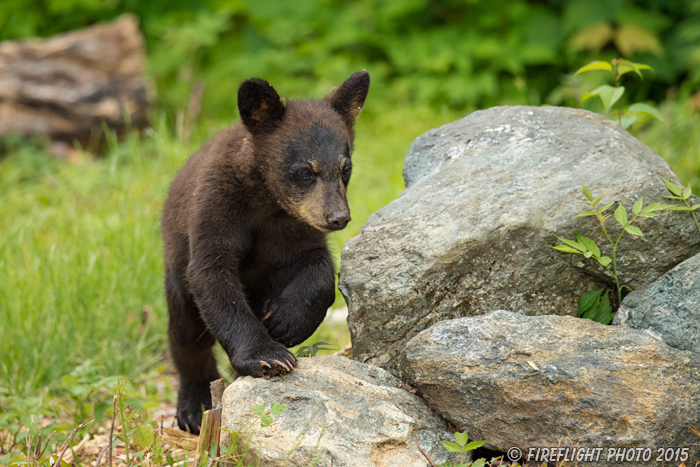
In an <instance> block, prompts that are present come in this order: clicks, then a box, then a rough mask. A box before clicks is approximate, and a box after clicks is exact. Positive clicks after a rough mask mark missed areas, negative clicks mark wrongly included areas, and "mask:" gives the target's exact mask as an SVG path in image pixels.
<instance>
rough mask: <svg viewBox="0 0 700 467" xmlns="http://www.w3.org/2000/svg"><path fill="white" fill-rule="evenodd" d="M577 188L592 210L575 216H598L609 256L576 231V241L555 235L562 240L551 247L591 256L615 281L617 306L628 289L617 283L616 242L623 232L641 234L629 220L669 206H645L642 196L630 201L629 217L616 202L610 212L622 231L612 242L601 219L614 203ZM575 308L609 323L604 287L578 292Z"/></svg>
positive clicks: (584, 315)
mask: <svg viewBox="0 0 700 467" xmlns="http://www.w3.org/2000/svg"><path fill="white" fill-rule="evenodd" d="M581 189H582V191H583V194H584V196H585V197H586V199H587V201H579V202H580V203H582V204H585V205H588V206H590V207H591V208H592V209H593V210H592V211H584V212H582V213H580V214H578V215H577V216H576V217H584V216H595V217H596V218H597V219H598V222H599V223H600V228H601V230H602V231H603V234H604V235H605V238H606V239H607V240H608V243H609V244H610V249H611V251H612V259H611V258H610V257H609V256H604V255H602V253H601V251H600V248H599V247H598V245H597V244H596V243H595V241H594V240H592V239H590V238H588V237H584V236H583V235H580V234H579V233H578V232H575V234H576V240H569V239H566V238H561V237H557V238H558V239H559V240H560V241H561V242H562V243H561V244H559V245H556V246H553V247H552V248H554V249H555V250H558V251H561V252H564V253H571V254H577V255H583V256H584V257H585V258H591V259H593V260H595V261H597V262H598V263H599V264H600V265H601V266H603V267H604V268H605V269H606V270H607V271H608V272H609V273H610V275H611V276H612V279H613V281H614V282H615V289H616V298H617V306H619V305H620V303H622V289H623V288H624V287H627V288H629V287H628V286H626V285H624V284H621V283H620V278H619V275H618V271H617V248H618V246H619V244H620V240H622V237H623V236H624V235H625V233H628V234H630V235H634V236H637V237H643V236H644V234H643V233H642V231H641V229H640V228H639V227H637V226H636V225H632V224H633V222H634V221H636V220H637V219H638V218H640V217H656V216H658V214H657V212H659V211H664V210H667V209H669V208H670V206H669V205H666V204H661V203H653V204H650V205H648V206H646V207H645V206H644V201H643V198H639V200H638V201H637V202H636V203H634V206H633V207H632V213H633V216H634V217H632V219H630V218H629V217H628V214H627V209H625V207H624V206H623V205H622V203H620V202H618V203H617V209H615V212H614V217H615V220H616V221H617V222H618V224H620V226H621V227H622V230H621V231H620V235H619V236H618V237H617V239H616V240H614V241H613V237H611V235H610V233H609V232H608V229H607V227H606V225H605V222H606V221H607V220H608V219H609V218H610V217H611V215H610V214H606V211H607V210H608V209H610V208H611V207H612V206H613V205H614V204H615V201H613V202H611V203H608V204H606V205H604V206H600V202H601V200H602V199H603V195H600V196H598V197H597V198H595V199H594V198H593V194H592V193H591V191H590V190H589V189H588V187H587V186H586V185H581ZM630 290H631V289H630ZM596 294H597V297H596ZM601 294H605V295H606V297H605V298H603V297H601ZM578 311H579V315H581V316H583V317H584V318H590V319H594V320H595V321H599V322H601V323H603V324H609V323H610V322H611V321H612V318H613V315H612V313H611V310H610V309H609V301H608V298H607V290H606V291H603V290H596V291H593V292H588V293H587V294H584V295H582V296H581V298H580V299H579V306H578Z"/></svg>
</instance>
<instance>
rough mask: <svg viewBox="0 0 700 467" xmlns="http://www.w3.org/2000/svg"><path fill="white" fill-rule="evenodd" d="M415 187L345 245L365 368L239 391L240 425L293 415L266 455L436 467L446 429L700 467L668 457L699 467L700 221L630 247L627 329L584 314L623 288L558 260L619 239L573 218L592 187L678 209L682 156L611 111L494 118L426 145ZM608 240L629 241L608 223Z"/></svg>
mask: <svg viewBox="0 0 700 467" xmlns="http://www.w3.org/2000/svg"><path fill="white" fill-rule="evenodd" d="M404 178H405V181H406V190H405V191H404V192H403V193H402V195H401V196H400V197H399V198H398V199H397V200H395V201H394V202H392V203H390V204H389V205H387V206H386V207H384V208H383V209H380V210H379V211H377V212H376V213H375V214H374V215H372V216H371V217H370V219H369V220H368V221H367V223H366V224H365V226H364V227H363V228H362V231H361V232H360V234H359V235H358V236H357V237H355V238H354V239H352V240H350V241H348V242H347V243H346V245H345V247H344V248H343V252H342V263H341V272H340V283H339V287H340V289H341V291H342V293H343V295H344V296H345V298H346V301H347V302H348V308H349V315H348V324H349V326H350V331H351V333H352V340H353V350H354V355H353V358H354V359H355V360H356V361H351V360H348V359H345V358H341V357H316V358H313V359H302V361H301V362H300V365H299V368H298V369H297V370H296V371H294V372H293V373H292V374H291V375H289V376H286V377H285V378H284V379H279V378H276V379H273V380H261V379H252V378H239V379H238V380H236V381H235V382H234V384H232V385H231V386H230V387H229V388H228V389H227V391H226V395H225V401H224V406H225V409H224V412H225V417H224V424H225V426H226V427H228V428H237V427H241V426H246V425H247V424H249V423H250V422H251V420H253V417H254V416H255V415H254V414H253V413H252V412H251V411H250V409H249V407H250V406H252V405H255V404H261V403H268V404H269V403H272V402H277V403H283V404H285V405H286V407H287V412H285V413H284V414H282V415H280V416H279V418H278V422H277V423H275V425H273V426H271V427H268V428H265V429H260V430H258V431H257V432H256V433H255V435H254V436H253V438H252V442H251V444H250V445H249V446H250V449H251V451H250V454H249V455H251V456H253V457H252V458H257V457H258V456H259V457H260V459H261V461H262V464H261V465H263V466H266V465H270V466H272V465H280V464H281V463H282V462H287V465H306V464H308V463H309V462H312V461H313V460H314V459H318V464H317V465H319V466H326V465H327V466H331V465H332V466H345V465H348V466H350V465H353V466H354V465H363V466H364V465H366V466H390V465H396V466H413V465H415V466H426V467H427V466H429V465H430V463H429V461H428V460H427V459H426V458H425V457H424V456H423V455H422V454H421V453H420V451H419V450H418V449H417V448H416V445H418V446H421V448H422V449H423V450H425V451H426V454H427V455H428V456H429V457H431V458H432V460H433V461H434V462H435V463H436V464H439V463H441V462H444V461H445V460H447V459H448V454H449V453H448V452H447V450H445V449H444V447H443V446H442V445H441V444H440V443H439V442H438V441H439V440H451V439H454V438H453V437H452V435H451V434H450V432H449V431H448V429H447V427H448V426H449V427H450V429H451V430H452V431H455V430H460V431H461V430H466V431H467V432H468V433H469V435H470V439H472V440H485V441H486V445H485V446H486V447H488V448H490V449H493V450H496V451H502V452H505V451H507V450H508V449H510V448H517V449H520V450H521V451H522V452H524V453H527V452H529V451H530V449H532V448H538V447H557V446H561V445H562V444H563V443H570V444H571V443H573V445H575V446H578V447H584V448H585V447H590V448H601V449H602V450H603V453H602V455H601V457H600V459H598V461H597V462H595V463H593V464H586V463H585V462H578V463H577V465H579V466H582V465H609V464H610V465H611V462H610V461H609V460H608V451H606V449H608V448H610V449H614V448H628V449H631V448H645V449H646V448H649V449H651V450H652V452H651V454H653V457H652V458H651V459H650V460H649V461H648V462H642V461H640V462H637V461H635V462H627V463H625V465H626V466H628V467H632V466H635V465H655V464H656V463H657V462H656V459H657V456H658V449H664V448H668V449H671V448H673V449H676V451H673V453H676V454H679V455H681V456H682V453H683V452H686V455H689V458H687V459H685V458H682V457H678V456H676V457H673V456H672V457H673V459H669V458H668V456H666V457H665V461H666V463H667V465H678V464H680V462H681V461H685V462H686V465H695V464H694V463H695V461H696V460H698V454H697V453H695V452H693V453H692V454H691V453H690V452H689V450H690V449H693V451H700V449H698V448H697V445H699V444H700V437H698V436H697V435H696V434H695V433H694V431H693V429H692V428H690V427H700V363H699V362H700V356H699V354H698V351H700V343H699V342H700V255H698V253H699V252H700V233H698V231H697V229H696V226H695V223H694V222H693V220H692V218H691V217H690V216H688V215H687V213H678V212H667V213H664V214H663V217H657V218H654V219H644V220H642V221H641V222H640V223H639V225H640V227H641V229H642V231H643V232H644V235H645V236H644V237H632V236H629V238H626V239H625V241H624V242H623V243H621V246H620V248H619V249H618V267H619V271H620V272H621V279H622V282H623V283H625V284H627V285H629V286H630V287H632V288H633V289H635V292H633V293H630V294H629V295H628V296H627V297H626V298H625V300H624V301H623V304H622V307H621V309H620V312H619V316H618V317H617V318H616V324H620V326H604V325H602V324H598V323H594V322H592V321H590V320H582V319H578V318H575V316H576V314H577V311H576V308H577V299H578V297H579V296H580V295H581V294H582V293H584V292H588V291H591V290H595V289H599V288H601V287H608V288H611V286H612V280H611V278H610V276H609V274H607V273H606V271H605V270H603V269H602V268H601V267H600V266H598V265H596V264H595V263H593V262H592V261H589V260H586V259H584V258H583V257H581V256H573V255H566V254H563V253H560V252H557V251H555V250H553V249H552V248H550V245H554V244H556V243H557V240H556V237H557V236H563V237H567V238H572V237H573V231H574V230H576V231H578V232H580V233H581V234H583V235H586V236H589V237H592V238H593V239H594V240H596V241H597V242H598V244H599V245H601V246H603V245H604V244H605V243H604V239H603V236H602V234H600V235H598V233H599V230H600V229H599V226H598V225H597V221H596V220H595V218H592V217H579V218H575V216H576V215H577V214H578V213H580V212H581V206H580V205H579V204H578V203H577V201H580V200H581V199H582V198H581V195H580V185H581V184H585V185H587V186H588V187H589V188H590V189H591V191H592V192H593V193H594V195H599V194H604V196H605V198H604V199H605V200H607V202H612V201H621V202H622V203H623V205H625V206H626V207H627V209H628V210H631V207H632V205H633V203H634V202H635V201H636V200H637V199H639V198H640V197H641V196H644V201H645V204H649V203H653V202H657V201H665V200H664V198H663V196H664V195H665V194H666V188H665V186H664V183H663V181H662V178H667V179H669V180H671V181H673V182H674V183H678V178H677V177H676V176H675V174H673V172H672V171H671V169H670V167H669V166H668V164H667V163H666V162H664V161H663V160H662V159H661V158H660V157H659V156H658V155H656V154H655V153H654V152H653V151H651V150H650V149H649V148H647V147H646V146H644V145H643V144H642V143H640V142H639V141H637V140H636V139H634V138H633V137H632V136H630V135H629V134H628V133H627V132H625V131H622V130H620V128H619V127H618V126H617V125H615V124H614V123H612V122H610V121H608V120H606V119H605V118H603V117H601V116H599V115H597V114H593V113H590V112H586V111H582V110H575V109H565V108H555V107H545V108H533V107H497V108H493V109H488V110H485V111H480V112H475V113H473V114H471V115H469V116H468V117H466V118H464V119H462V120H459V121H457V122H454V123H451V124H449V125H445V126H444V127H441V128H438V129H435V130H431V131H429V132H428V133H426V134H425V135H423V136H421V137H419V138H418V139H416V141H415V142H414V143H413V145H412V146H411V150H410V152H409V154H408V157H407V159H406V163H405V166H404ZM691 201H692V202H693V204H695V203H698V202H700V200H698V199H697V198H694V199H693V200H691ZM608 228H609V231H610V232H611V233H612V234H613V235H615V234H617V233H618V232H619V230H618V229H619V226H618V225H617V224H616V223H614V222H612V221H611V222H610V223H609V224H608ZM694 255H695V256H694ZM689 258H690V259H689ZM674 268H675V269H674ZM379 367H381V368H379ZM382 368H384V369H386V370H388V372H387V371H385V370H384V369H382ZM389 372H390V373H392V374H393V375H394V376H392V375H391V374H390V373H389ZM406 383H408V384H410V385H411V386H413V387H414V388H415V389H411V386H408V385H406ZM416 391H417V392H416ZM416 394H417V395H416ZM418 396H421V397H422V398H423V399H421V398H420V397H418ZM423 400H424V401H425V402H423ZM426 403H427V405H426ZM428 407H429V408H428ZM430 409H432V410H433V411H434V412H435V413H433V412H431V411H430ZM445 420H446V421H448V422H449V423H448V424H447V425H446V424H445ZM319 439H320V441H319ZM685 448H688V449H686V450H685V451H683V449H685ZM290 453H291V454H290ZM664 454H667V452H666V451H664ZM512 460H515V459H512ZM523 460H526V459H523ZM614 460H619V459H613V461H614ZM451 461H452V462H455V461H456V458H451ZM572 464H573V463H572Z"/></svg>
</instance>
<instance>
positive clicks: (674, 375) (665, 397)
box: [402, 311, 700, 465]
mask: <svg viewBox="0 0 700 467" xmlns="http://www.w3.org/2000/svg"><path fill="white" fill-rule="evenodd" d="M402 357H403V363H404V365H405V370H406V375H407V377H408V380H409V381H410V382H411V384H413V385H414V386H415V387H417V388H418V389H419V390H420V391H421V393H422V395H423V398H424V399H425V401H426V402H427V403H428V405H430V407H431V408H433V409H434V410H435V411H436V412H438V413H439V414H440V415H442V416H443V417H444V418H446V419H448V420H449V421H451V422H453V423H454V424H455V425H457V427H458V428H459V429H460V430H463V429H466V430H467V431H468V432H469V435H470V438H471V439H482V440H486V445H485V446H486V447H488V448H491V449H495V450H499V451H503V452H506V451H507V450H508V449H509V448H511V447H514V446H515V447H518V448H520V449H521V450H522V451H523V452H524V453H527V452H528V449H529V448H532V447H547V446H549V447H556V446H558V445H559V443H560V442H561V445H562V446H570V445H571V442H573V444H574V445H577V446H583V447H601V448H603V452H604V455H603V456H602V458H601V462H600V463H596V464H595V465H606V462H604V461H605V460H606V458H607V454H608V448H614V447H627V448H630V447H634V448H636V447H649V448H652V450H653V452H654V457H653V459H656V455H657V452H656V449H657V448H662V447H664V448H665V447H674V448H676V447H693V446H695V445H696V444H697V443H698V438H697V436H696V435H695V434H693V432H692V431H691V430H690V428H689V427H688V426H687V425H694V426H696V427H697V426H700V425H698V424H699V423H700V366H699V365H698V361H697V359H696V358H697V357H696V356H695V355H694V354H692V353H691V352H684V351H680V350H676V349H673V348H671V347H669V346H668V345H666V344H665V343H664V342H662V341H660V340H658V339H656V338H654V337H652V336H650V335H648V334H646V333H644V332H642V331H638V330H635V329H630V328H623V327H620V326H605V325H602V324H599V323H595V322H593V321H591V320H585V319H578V318H573V317H564V316H552V315H550V316H525V315H521V314H516V313H511V312H507V311H495V312H493V313H490V314H488V315H483V316H478V317H472V318H460V319H455V320H449V321H443V322H441V323H438V324H436V325H434V326H432V327H431V328H429V329H427V330H425V331H423V332H421V333H420V334H418V335H417V336H416V337H414V338H413V339H411V341H410V342H409V343H408V345H407V346H406V348H405V349H404V351H403V353H402ZM569 436H570V437H571V441H570V440H569ZM695 458H697V454H696V455H695ZM695 458H694V459H691V460H693V462H687V465H695V462H694V460H695ZM677 464H679V462H676V463H675V464H673V465H677ZM625 465H634V464H633V463H625Z"/></svg>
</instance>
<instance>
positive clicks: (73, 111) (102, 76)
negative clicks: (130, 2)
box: [0, 15, 153, 144]
mask: <svg viewBox="0 0 700 467" xmlns="http://www.w3.org/2000/svg"><path fill="white" fill-rule="evenodd" d="M144 68H145V56H144V45H143V37H142V35H141V33H140V32H139V29H138V19H137V18H136V17H135V16H133V15H123V16H120V17H119V18H117V19H116V20H115V21H113V22H111V23H104V24H98V25H95V26H91V27H88V28H85V29H80V30H76V31H71V32H68V33H64V34H60V35H57V36H54V37H50V38H47V39H29V40H21V41H5V42H1V43H0V137H2V136H4V135H7V134H22V135H26V136H32V135H47V136H49V137H50V138H51V139H52V140H62V141H67V142H71V143H72V142H74V141H75V140H78V141H80V142H82V143H83V144H85V143H86V142H87V141H89V140H90V138H91V137H93V138H94V137H95V136H96V135H99V134H100V131H101V127H102V125H107V127H108V128H110V129H114V130H117V131H122V130H124V129H125V128H127V127H128V126H132V127H141V126H144V125H145V124H146V122H147V121H146V114H147V110H148V108H149V105H150V104H151V99H152V94H153V93H152V92H151V86H150V84H149V81H148V80H147V78H146V77H145V75H144Z"/></svg>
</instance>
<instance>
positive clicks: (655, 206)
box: [642, 203, 673, 212]
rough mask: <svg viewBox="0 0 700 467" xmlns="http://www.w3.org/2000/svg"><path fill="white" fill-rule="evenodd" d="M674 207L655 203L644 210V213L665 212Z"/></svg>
mask: <svg viewBox="0 0 700 467" xmlns="http://www.w3.org/2000/svg"><path fill="white" fill-rule="evenodd" d="M671 207H673V205H672V204H661V203H653V204H650V205H649V206H647V207H646V208H644V211H642V212H656V211H665V210H667V209H669V208H671Z"/></svg>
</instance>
